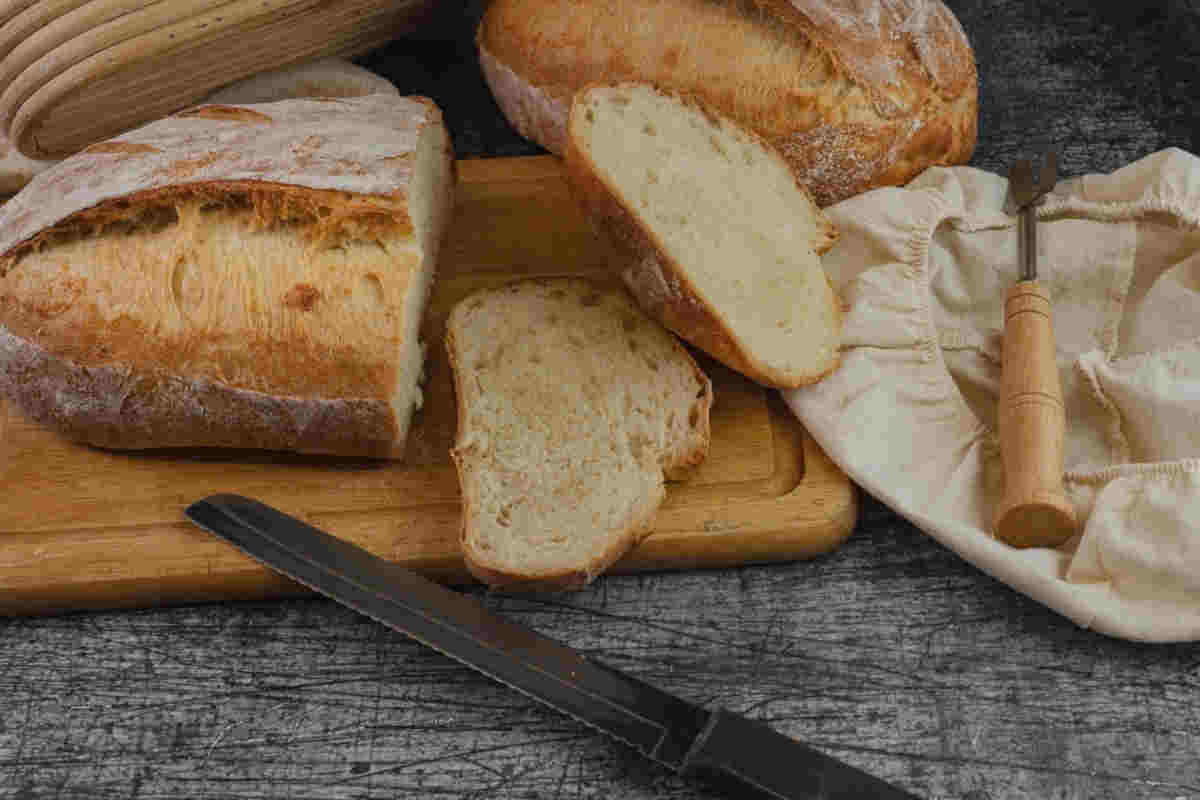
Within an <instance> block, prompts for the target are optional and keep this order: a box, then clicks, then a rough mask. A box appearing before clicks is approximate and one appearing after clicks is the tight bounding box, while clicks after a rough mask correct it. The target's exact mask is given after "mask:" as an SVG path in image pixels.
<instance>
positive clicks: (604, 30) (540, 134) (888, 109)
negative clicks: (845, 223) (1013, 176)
mask: <svg viewBox="0 0 1200 800" xmlns="http://www.w3.org/2000/svg"><path fill="white" fill-rule="evenodd" d="M951 5H953V4H951ZM476 43H477V47H478V50H479V65H480V67H481V68H482V70H483V75H484V77H485V79H486V80H487V82H488V85H489V87H491V90H492V94H493V95H494V96H495V98H496V102H497V103H498V104H499V106H500V109H501V111H502V112H503V113H504V115H505V116H506V117H507V118H508V120H509V122H510V123H512V125H513V127H514V128H516V130H517V131H518V132H519V133H520V134H522V135H523V136H525V137H527V138H529V139H532V140H533V141H535V142H537V143H538V144H540V145H542V146H543V147H545V148H546V149H548V150H550V151H551V152H553V153H556V154H559V155H561V154H562V153H563V152H564V150H565V148H566V122H567V112H568V110H569V109H570V106H571V101H572V99H573V96H574V94H575V92H577V91H579V90H581V89H583V88H584V87H585V86H588V85H590V84H593V83H608V84H613V83H622V82H625V81H639V82H644V83H651V84H655V85H657V86H662V87H664V88H668V89H672V90H675V91H679V92H683V93H686V94H689V95H694V96H696V97H698V98H700V99H702V100H703V101H704V102H705V103H707V104H708V105H710V106H711V107H713V108H714V109H716V110H717V111H719V112H720V113H722V114H724V115H726V116H728V117H730V118H731V119H733V120H736V121H737V122H738V123H739V124H741V125H743V126H745V127H748V128H750V129H751V130H753V131H755V132H756V133H758V134H759V135H761V136H762V137H763V138H765V139H766V140H767V141H769V142H771V144H772V145H774V146H775V147H777V148H779V150H780V152H782V153H783V154H784V156H785V157H786V158H787V159H788V160H789V161H790V162H791V164H792V166H793V167H795V168H796V171H797V174H798V175H799V176H800V178H801V180H802V181H803V182H804V183H805V186H806V187H807V188H808V189H809V191H810V192H812V194H813V197H815V198H816V200H817V202H818V203H819V204H820V205H822V206H825V205H830V204H832V203H836V202H838V201H839V200H843V199H845V198H847V197H851V196H853V195H856V194H859V193H860V192H864V191H866V190H867V189H871V188H873V187H876V186H889V185H903V184H904V183H907V182H908V181H909V180H911V179H912V178H913V177H915V176H916V175H917V174H918V173H920V172H921V171H922V170H924V169H925V168H927V167H929V166H931V165H934V164H941V165H950V164H964V163H966V162H967V161H968V160H969V159H970V157H971V153H972V152H973V150H974V148H975V141H976V133H977V127H978V123H977V118H978V81H977V76H976V67H975V58H974V54H973V53H972V51H971V45H970V42H969V41H968V39H967V35H966V32H965V31H964V30H963V28H962V26H961V25H960V24H959V22H958V20H957V19H956V18H955V16H954V13H953V12H952V11H951V10H950V8H949V7H947V5H946V4H945V3H943V2H941V0H886V2H884V0H492V2H490V3H489V4H488V7H487V12H486V14H484V16H483V18H482V20H481V21H480V24H479V27H478V30H477V32H476Z"/></svg>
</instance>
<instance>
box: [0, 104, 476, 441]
mask: <svg viewBox="0 0 1200 800" xmlns="http://www.w3.org/2000/svg"><path fill="white" fill-rule="evenodd" d="M323 120H324V121H323ZM428 125H439V126H441V125H442V120H441V113H440V111H439V110H438V109H437V107H436V106H435V105H434V104H433V102H432V101H430V100H428V99H425V98H399V97H395V96H392V95H385V94H373V95H370V96H367V97H361V98H354V99H338V100H288V101H282V102H279V103H271V104H261V105H257V106H243V105H211V106H202V107H198V108H196V109H191V110H189V111H187V112H182V113H181V114H179V115H176V116H175V117H171V118H167V119H165V120H162V121H159V122H156V123H152V124H151V125H148V126H145V127H144V128H141V129H138V130H136V131H132V132H130V133H129V134H126V135H124V136H122V137H118V138H117V139H113V140H109V141H107V142H102V143H99V144H97V145H93V146H92V147H90V148H88V149H87V150H86V151H84V152H83V153H80V154H78V155H76V156H72V157H71V158H68V159H66V160H64V161H63V162H61V163H59V164H57V165H55V166H54V167H52V168H50V169H49V170H47V171H46V172H43V173H42V174H40V175H38V176H37V177H36V178H35V179H34V181H33V182H32V183H31V184H30V185H29V186H27V187H26V188H25V190H23V191H22V192H21V193H20V194H18V195H17V196H16V197H15V198H13V199H12V200H11V201H9V204H7V205H6V206H5V208H4V209H3V210H2V211H0V391H2V392H3V393H4V394H6V395H7V396H9V397H10V398H12V399H13V400H14V401H15V402H16V403H17V404H18V405H20V406H21V407H22V408H23V409H24V410H25V412H26V413H27V414H28V415H29V416H31V417H33V418H34V419H36V420H38V421H40V422H43V423H45V424H48V425H51V426H53V427H55V428H57V429H58V430H59V431H60V432H62V433H64V434H65V435H67V436H69V437H71V438H73V439H76V440H79V441H83V442H86V443H89V444H93V445H98V446H101V447H110V448H149V447H183V446H216V447H239V448H245V447H249V448H264V449H275V450H291V451H296V452H305V453H327V454H339V455H352V456H366V457H376V458H382V457H392V458H398V457H401V456H402V455H403V452H404V442H403V441H402V440H401V434H402V432H403V428H404V423H405V421H404V420H401V419H398V418H397V413H396V411H395V410H394V409H393V408H392V406H391V403H390V392H391V387H392V386H393V385H394V382H395V376H396V372H395V370H396V364H395V363H380V364H375V365H370V364H363V363H357V362H356V363H348V364H340V362H339V363H337V364H335V363H334V362H335V361H337V354H335V353H325V352H324V350H323V349H322V348H321V347H319V346H316V345H313V347H311V348H309V344H310V343H309V342H308V340H307V339H305V338H304V337H303V335H302V334H300V333H294V334H292V336H293V338H292V340H291V341H290V342H288V341H274V340H270V339H264V340H263V341H261V342H256V341H245V342H226V341H224V340H223V339H222V335H223V334H222V333H221V331H220V330H216V331H207V330H206V331H204V332H203V335H202V336H201V335H200V334H193V335H191V338H186V339H178V337H177V339H178V340H176V339H171V340H169V341H168V340H164V339H162V337H161V335H160V334H159V333H158V332H156V331H154V330H143V329H142V328H141V327H139V323H137V322H135V321H134V320H132V319H131V318H129V317H127V316H126V317H117V318H115V319H113V320H112V321H109V319H108V317H110V316H111V315H106V316H102V315H100V314H99V313H98V309H97V308H96V307H95V304H94V303H92V302H91V301H89V300H88V296H87V295H88V288H87V286H86V285H84V286H67V285H65V284H64V286H61V287H57V286H49V285H47V286H41V287H39V289H40V290H41V291H39V293H38V296H37V298H32V299H31V298H30V297H29V296H27V295H24V296H23V295H22V294H21V293H20V292H19V290H18V289H15V288H14V286H13V284H11V283H8V284H6V283H5V281H3V280H2V278H3V277H4V276H5V275H6V274H7V273H8V272H9V271H10V270H13V269H16V270H20V269H21V264H20V262H21V259H22V257H23V256H24V254H26V253H28V252H31V251H33V250H36V249H38V248H41V247H45V246H49V244H48V243H50V242H52V241H53V239H54V237H56V236H63V235H65V236H73V235H86V234H87V232H88V231H89V230H90V229H92V228H101V227H103V226H104V225H108V224H112V223H114V222H115V223H121V222H124V221H129V220H134V219H136V218H137V215H138V214H141V213H145V212H146V211H147V209H153V208H157V207H161V206H169V205H170V204H172V203H175V202H178V201H180V200H181V199H186V198H195V197H201V198H214V199H216V200H230V199H231V198H233V197H235V196H238V197H243V196H251V197H254V198H255V200H254V203H253V211H254V213H255V214H257V215H258V216H259V217H260V218H261V219H260V222H261V223H262V224H263V225H266V226H269V225H271V224H274V223H277V222H281V221H284V220H290V219H295V218H297V217H299V216H303V215H306V214H313V215H316V216H317V217H319V219H313V220H312V221H311V222H312V224H308V225H306V226H305V228H304V230H307V231H308V232H309V233H310V234H312V235H314V236H316V237H318V238H327V239H328V240H331V241H332V242H334V243H336V242H337V241H338V240H339V237H353V236H358V235H362V234H363V233H364V232H369V231H387V230H391V231H407V230H411V228H412V220H411V219H410V217H409V212H408V205H407V191H408V186H409V182H410V179H411V175H412V165H413V160H414V159H413V155H414V151H415V147H416V143H417V141H418V140H419V137H420V135H421V132H422V131H423V129H424V128H425V127H426V126H428ZM442 157H443V158H444V159H445V160H446V164H445V167H446V170H447V175H448V176H449V179H448V180H447V183H446V185H445V186H443V187H441V188H440V192H441V195H440V197H439V198H438V200H437V202H438V203H440V204H442V205H443V206H445V207H448V206H449V204H450V197H451V193H452V192H453V176H454V166H453V154H452V153H451V152H450V150H449V147H448V145H447V149H446V150H445V151H444V152H443V153H442ZM427 257H428V258H430V259H435V258H436V247H434V252H432V253H428V254H427ZM74 282H75V283H78V281H74ZM302 290H307V291H302ZM280 302H282V303H284V304H285V305H287V304H289V303H290V304H293V305H294V306H295V307H296V308H298V309H300V310H310V309H311V308H312V305H313V303H315V302H318V300H317V295H316V294H314V291H313V289H312V287H306V286H301V285H297V286H296V287H293V290H292V291H291V292H289V293H288V294H286V295H284V296H283V297H282V298H281V300H280ZM52 306H53V307H52ZM197 336H199V337H200V338H196V337H197ZM226 338H228V337H226ZM306 348H308V349H306ZM196 353H203V354H205V355H204V356H203V357H204V358H207V359H208V362H206V363H211V364H213V365H215V366H213V367H212V368H211V369H206V370H205V371H201V372H197V371H196V369H195V368H194V367H193V366H192V363H193V362H192V361H191V359H193V357H196V358H199V356H196V355H195V354H196ZM214 353H215V355H213V354H214ZM226 356H228V358H226ZM229 358H233V359H235V361H229V360H228V359H229ZM238 359H240V361H238ZM331 359H333V360H331ZM235 362H236V363H235ZM241 362H247V363H248V364H250V362H255V363H258V364H259V366H258V367H257V368H253V364H250V366H249V367H247V369H235V367H237V366H240V365H241ZM231 365H233V366H231ZM343 367H344V368H343ZM209 373H213V374H209ZM233 373H238V375H239V377H237V378H234V379H230V378H228V377H226V375H229V374H233ZM251 373H252V374H253V375H254V380H253V381H249V380H247V379H244V378H245V375H247V374H251Z"/></svg>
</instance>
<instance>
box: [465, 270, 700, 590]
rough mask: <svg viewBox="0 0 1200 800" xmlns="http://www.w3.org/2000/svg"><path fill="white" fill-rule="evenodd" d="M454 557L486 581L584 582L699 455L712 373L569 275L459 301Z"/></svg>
mask: <svg viewBox="0 0 1200 800" xmlns="http://www.w3.org/2000/svg"><path fill="white" fill-rule="evenodd" d="M446 346H447V350H448V353H449V359H450V364H451V366H452V367H453V370H454V383H455V390H456V394H457V396H458V414H459V427H458V436H457V440H456V443H455V446H454V449H453V451H452V456H453V458H454V463H455V465H456V466H457V469H458V474H459V480H460V483H461V486H462V494H463V521H464V527H463V540H462V546H463V554H464V556H465V558H466V563H467V566H468V568H469V569H470V570H471V572H472V573H473V574H474V575H475V576H476V577H478V578H479V579H480V580H482V581H484V582H486V583H489V584H492V585H513V584H539V585H556V586H562V587H575V586H580V585H583V584H586V583H587V582H589V581H591V580H592V579H593V578H594V577H595V576H597V575H598V574H600V573H601V572H602V571H603V570H604V569H605V568H607V567H608V566H609V565H611V564H612V563H613V562H614V561H616V560H617V559H618V558H619V557H620V556H621V555H623V554H624V553H625V552H626V551H627V550H629V548H631V547H632V546H633V545H634V544H636V543H637V541H638V540H639V539H640V538H641V537H642V536H644V535H645V534H646V533H648V532H649V530H650V528H651V525H652V522H653V518H654V514H655V512H656V511H657V509H658V507H659V505H660V504H661V503H662V500H663V498H664V496H665V487H664V474H665V475H667V476H675V475H679V474H682V473H683V471H685V470H686V469H687V468H689V467H692V466H694V465H696V464H698V463H699V462H700V461H702V460H703V459H704V457H705V456H706V454H707V451H708V441H709V409H710V408H711V405H712V397H713V396H712V384H711V382H710V381H709V379H708V377H707V376H706V375H705V374H704V372H703V371H702V370H701V369H700V368H699V367H698V366H697V364H696V363H695V361H694V360H693V359H692V357H691V356H690V354H689V353H688V352H687V350H686V349H685V348H684V347H683V346H682V345H681V344H680V343H679V342H678V341H677V340H676V339H675V338H674V337H673V336H671V334H670V333H668V332H667V331H665V330H664V329H663V328H662V327H661V326H659V325H658V324H657V323H655V322H654V321H653V320H650V319H649V318H647V317H646V316H645V315H644V314H643V313H642V312H641V311H639V310H638V308H637V306H636V305H635V304H634V303H633V302H632V300H631V299H630V298H629V297H628V295H627V294H626V293H625V292H624V291H621V290H620V289H619V288H618V289H610V288H603V287H600V286H598V285H596V284H594V283H592V282H589V281H587V280H584V279H579V278H556V279H540V280H524V281H518V282H515V283H512V284H508V285H506V286H503V287H501V288H498V289H491V290H483V291H480V292H477V293H475V294H473V295H471V296H469V297H467V298H465V299H464V300H462V301H460V302H459V304H458V305H457V306H455V308H454V310H453V311H452V313H451V314H450V318H449V321H448V323H447V333H446Z"/></svg>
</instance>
